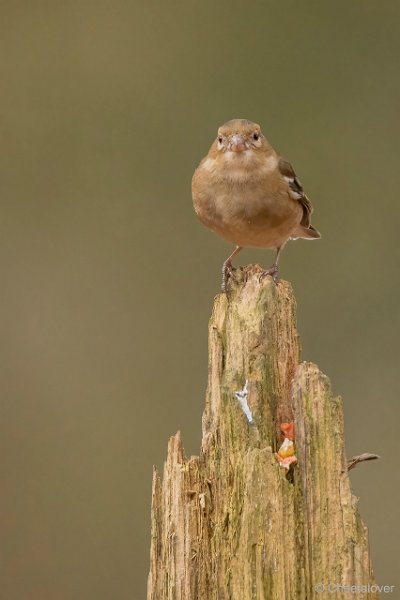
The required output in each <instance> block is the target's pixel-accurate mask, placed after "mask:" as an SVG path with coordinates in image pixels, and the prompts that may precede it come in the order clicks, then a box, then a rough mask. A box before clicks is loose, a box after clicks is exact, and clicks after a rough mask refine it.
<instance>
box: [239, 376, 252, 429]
mask: <svg viewBox="0 0 400 600" xmlns="http://www.w3.org/2000/svg"><path fill="white" fill-rule="evenodd" d="M248 383H249V382H248V380H247V379H246V383H245V384H244V387H243V389H241V390H239V391H237V392H234V393H235V396H236V398H237V400H238V401H239V404H240V406H241V408H242V411H243V412H244V414H245V416H246V419H247V420H248V422H249V423H250V424H251V425H254V419H253V415H252V414H251V410H250V408H249V405H248V404H247V396H248V395H249V391H248V389H247V386H248Z"/></svg>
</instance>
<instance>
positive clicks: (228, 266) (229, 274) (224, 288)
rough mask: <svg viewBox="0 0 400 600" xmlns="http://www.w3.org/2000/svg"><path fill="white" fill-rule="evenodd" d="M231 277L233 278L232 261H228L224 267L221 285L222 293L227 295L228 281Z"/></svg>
mask: <svg viewBox="0 0 400 600" xmlns="http://www.w3.org/2000/svg"><path fill="white" fill-rule="evenodd" d="M229 277H232V278H233V267H232V263H231V261H230V260H226V261H225V262H224V264H223V265H222V283H221V292H222V293H223V294H226V292H227V289H228V279H229Z"/></svg>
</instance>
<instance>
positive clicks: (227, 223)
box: [192, 156, 301, 247]
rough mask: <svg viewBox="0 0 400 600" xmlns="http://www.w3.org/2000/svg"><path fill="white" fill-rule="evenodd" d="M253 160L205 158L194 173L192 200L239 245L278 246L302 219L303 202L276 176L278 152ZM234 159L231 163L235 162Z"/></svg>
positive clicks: (215, 226) (211, 225)
mask: <svg viewBox="0 0 400 600" xmlns="http://www.w3.org/2000/svg"><path fill="white" fill-rule="evenodd" d="M264 158H265V160H263V161H261V162H260V164H261V166H260V164H258V168H254V164H253V165H252V164H251V163H250V164H246V162H245V161H246V159H245V157H244V160H243V161H236V162H233V159H232V160H229V159H228V160H226V161H222V162H221V161H220V162H218V161H216V160H215V159H212V158H206V159H205V160H204V161H203V162H202V163H201V164H200V166H199V168H198V169H197V170H196V172H195V174H194V177H193V185H192V191H193V203H194V207H195V210H196V213H197V215H198V217H199V219H200V220H201V221H202V222H203V223H204V225H206V226H207V227H209V228H210V229H212V230H213V231H215V232H216V233H218V234H219V235H221V236H222V237H223V238H225V239H226V240H228V241H230V242H233V243H235V244H238V245H241V246H258V247H276V246H277V245H279V244H280V243H281V241H282V240H283V239H284V241H286V239H288V237H290V232H291V231H292V230H293V228H294V227H295V226H297V225H298V223H299V222H300V220H301V208H300V206H299V203H298V202H296V201H294V200H293V199H292V198H290V195H289V193H288V190H287V184H286V183H285V181H284V180H283V179H281V178H279V177H275V176H274V173H275V172H276V160H277V159H275V156H271V157H264ZM231 163H232V164H231Z"/></svg>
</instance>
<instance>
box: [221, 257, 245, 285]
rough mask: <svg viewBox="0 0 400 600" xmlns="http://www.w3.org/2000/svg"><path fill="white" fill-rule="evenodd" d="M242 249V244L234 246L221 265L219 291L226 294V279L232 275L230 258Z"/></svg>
mask: <svg viewBox="0 0 400 600" xmlns="http://www.w3.org/2000/svg"><path fill="white" fill-rule="evenodd" d="M241 249H242V246H236V248H235V249H234V251H233V252H232V254H230V256H228V258H227V259H226V261H225V262H224V264H223V265H222V283H221V292H222V293H223V294H226V290H227V285H228V279H229V277H232V276H233V270H232V259H233V258H234V257H235V256H236V254H238V253H239V252H240V251H241Z"/></svg>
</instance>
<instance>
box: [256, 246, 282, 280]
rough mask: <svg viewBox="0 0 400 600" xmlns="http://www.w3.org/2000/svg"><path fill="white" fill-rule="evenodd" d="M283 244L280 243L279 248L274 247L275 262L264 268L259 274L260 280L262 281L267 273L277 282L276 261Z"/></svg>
mask: <svg viewBox="0 0 400 600" xmlns="http://www.w3.org/2000/svg"><path fill="white" fill-rule="evenodd" d="M284 245H285V244H282V245H281V246H279V248H277V249H276V256H275V262H274V264H273V265H272V267H270V268H269V269H265V270H264V271H263V272H262V273H261V275H260V281H262V280H263V279H264V277H266V276H267V275H271V276H272V279H273V280H274V282H275V283H277V282H278V274H279V271H278V261H279V257H280V255H281V252H282V250H283V246H284Z"/></svg>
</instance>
